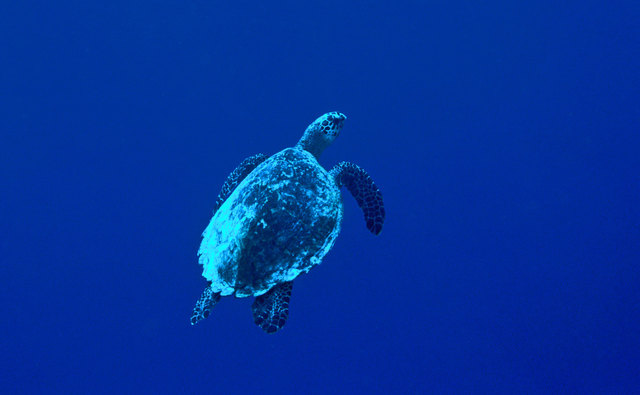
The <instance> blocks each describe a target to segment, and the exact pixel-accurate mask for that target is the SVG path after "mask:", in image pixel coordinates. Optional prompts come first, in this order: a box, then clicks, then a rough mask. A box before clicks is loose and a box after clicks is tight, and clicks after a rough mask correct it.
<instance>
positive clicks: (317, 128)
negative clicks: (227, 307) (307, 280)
mask: <svg viewBox="0 0 640 395" xmlns="http://www.w3.org/2000/svg"><path fill="white" fill-rule="evenodd" d="M345 119H346V117H345V116H344V115H343V114H340V113H337V112H331V113H327V114H324V115H323V116H321V117H319V118H318V119H316V121H314V122H313V123H312V124H311V125H309V127H308V128H307V129H306V130H305V133H304V134H303V136H302V138H301V139H300V141H299V142H298V143H297V144H296V145H295V146H294V147H292V148H287V149H285V150H283V151H281V152H279V153H277V154H275V155H273V156H271V157H270V158H268V159H267V157H266V156H265V155H262V154H258V155H254V156H252V157H249V158H247V159H245V160H244V161H243V162H242V163H241V164H240V166H238V168H236V169H235V170H234V171H233V172H232V173H231V175H230V176H229V177H228V178H227V181H226V182H225V184H224V186H223V188H222V191H221V192H220V195H219V196H218V200H217V201H216V205H215V209H214V215H213V218H212V219H211V222H210V223H209V225H208V226H207V228H206V229H205V231H204V233H203V240H202V244H201V245H200V250H199V251H198V255H199V256H200V264H202V265H203V268H204V270H203V276H204V277H205V278H206V279H207V280H208V282H209V285H208V286H207V288H206V289H205V291H204V293H203V294H202V296H201V297H200V299H199V300H198V302H197V304H196V307H195V308H194V312H193V315H192V317H191V323H192V324H196V323H197V322H199V321H200V320H202V319H204V318H206V317H207V316H208V315H209V312H210V311H211V309H212V308H213V306H214V305H215V304H216V303H217V302H218V301H219V299H220V297H221V296H227V295H235V296H236V297H246V296H255V297H256V299H255V302H254V303H253V306H252V309H253V315H254V321H255V323H256V324H257V325H258V326H260V327H261V328H262V329H263V330H264V331H265V332H267V333H273V332H276V331H277V330H279V329H280V328H282V326H284V324H285V322H286V320H287V317H288V311H289V310H288V308H289V300H290V297H291V289H292V285H293V280H294V279H295V278H296V277H297V276H298V275H299V274H300V273H306V272H308V271H309V270H310V269H311V268H312V267H313V266H315V265H318V264H320V263H321V262H322V258H323V257H324V256H325V255H326V254H327V252H329V250H330V249H331V247H332V246H333V244H334V242H335V239H336V237H337V236H338V233H339V232H340V226H341V222H342V210H343V206H342V198H341V195H340V190H339V188H340V187H341V186H346V187H347V189H348V190H349V191H350V192H351V193H352V195H353V196H354V198H355V199H356V201H357V203H358V205H359V206H360V207H361V208H362V210H363V213H364V216H365V221H366V224H367V228H368V229H369V230H370V231H371V232H372V233H374V234H376V235H377V234H379V233H380V231H381V230H382V224H383V222H384V217H385V212H384V206H383V202H382V194H381V193H380V190H379V189H378V187H377V186H376V185H375V184H374V183H373V181H372V180H371V178H370V177H369V176H368V174H367V173H366V172H365V171H364V170H363V169H361V168H359V167H358V166H356V165H354V164H352V163H348V162H341V163H340V164H338V165H337V166H335V167H334V168H333V169H332V170H331V171H330V172H327V171H326V170H325V169H324V168H323V167H322V166H321V165H320V164H319V163H318V158H319V157H320V155H321V153H322V151H323V150H324V149H325V148H326V147H327V146H329V145H330V144H331V143H332V142H333V141H334V140H335V138H336V137H337V136H338V135H339V133H340V130H341V129H342V126H343V124H344V120H345Z"/></svg>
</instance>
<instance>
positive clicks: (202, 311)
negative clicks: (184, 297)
mask: <svg viewBox="0 0 640 395" xmlns="http://www.w3.org/2000/svg"><path fill="white" fill-rule="evenodd" d="M219 300H220V294H219V293H216V292H213V289H212V288H211V283H209V285H208V286H207V288H205V290H204V292H203V293H202V296H200V299H198V301H197V302H196V307H194V308H193V314H191V325H195V324H197V323H198V322H200V321H202V320H204V319H205V318H207V317H208V316H209V313H210V312H211V309H212V308H213V306H215V305H216V303H218V301H219Z"/></svg>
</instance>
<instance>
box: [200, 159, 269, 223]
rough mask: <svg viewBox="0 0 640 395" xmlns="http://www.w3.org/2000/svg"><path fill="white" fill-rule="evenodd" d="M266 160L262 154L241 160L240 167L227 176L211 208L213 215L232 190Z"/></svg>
mask: <svg viewBox="0 0 640 395" xmlns="http://www.w3.org/2000/svg"><path fill="white" fill-rule="evenodd" d="M266 159H267V156H266V155H264V154H256V155H253V156H250V157H248V158H247V159H245V160H243V161H242V163H240V165H239V166H238V167H236V169H235V170H234V171H232V172H231V174H229V177H227V180H226V181H225V182H224V185H223V186H222V190H221V191H220V194H219V195H218V199H217V200H216V205H215V207H214V208H213V214H215V213H216V211H218V209H219V208H220V206H222V203H224V201H225V200H227V198H228V197H229V195H231V193H232V192H233V190H234V189H236V187H237V186H238V184H240V183H241V182H242V180H244V179H245V177H246V176H248V175H249V173H251V172H252V171H253V169H255V168H256V167H258V165H259V164H260V163H262V162H264V161H265V160H266Z"/></svg>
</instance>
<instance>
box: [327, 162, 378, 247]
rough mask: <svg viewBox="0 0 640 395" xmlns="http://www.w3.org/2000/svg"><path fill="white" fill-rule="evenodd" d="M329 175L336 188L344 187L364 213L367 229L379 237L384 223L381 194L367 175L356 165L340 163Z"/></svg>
mask: <svg viewBox="0 0 640 395" xmlns="http://www.w3.org/2000/svg"><path fill="white" fill-rule="evenodd" d="M330 174H331V175H332V176H333V178H334V179H335V181H336V184H337V185H338V187H341V186H343V185H344V186H346V187H347V189H348V190H349V192H351V195H353V197H354V199H356V202H357V203H358V206H360V208H361V209H362V212H363V213H364V220H365V221H366V223H367V229H369V230H370V231H371V233H373V234H374V235H379V234H380V232H381V231H382V224H383V223H384V216H385V212H384V203H383V201H382V193H381V192H380V189H379V188H378V187H377V186H376V184H375V183H374V182H373V180H372V179H371V177H369V174H367V172H366V171H365V170H364V169H362V168H361V167H360V166H358V165H354V164H353V163H349V162H340V163H338V164H337V165H335V166H334V168H333V169H331V171H330Z"/></svg>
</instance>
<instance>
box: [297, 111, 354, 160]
mask: <svg viewBox="0 0 640 395" xmlns="http://www.w3.org/2000/svg"><path fill="white" fill-rule="evenodd" d="M345 119H347V117H346V116H345V115H344V114H342V113H339V112H336V111H332V112H328V113H326V114H324V115H322V116H320V117H319V118H318V119H316V120H315V121H313V122H312V123H311V125H309V126H308V127H307V130H305V131H304V134H303V135H302V138H301V139H300V141H298V146H299V147H300V148H302V149H304V150H306V151H309V152H310V153H312V154H313V156H315V157H316V159H317V158H319V157H320V154H322V151H324V149H325V148H327V147H328V146H329V144H331V143H332V142H333V140H335V139H336V137H338V135H339V134H340V130H342V126H343V125H344V120H345Z"/></svg>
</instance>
